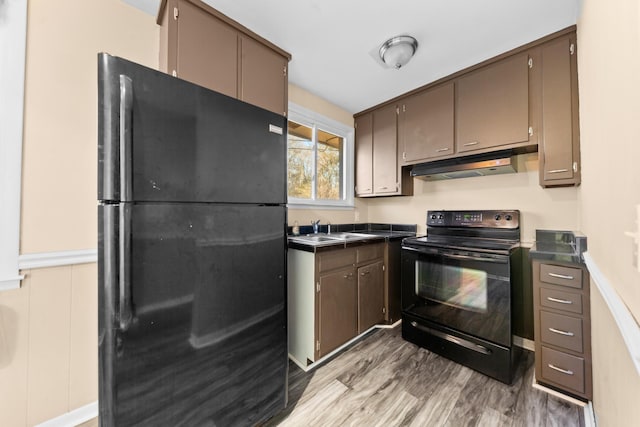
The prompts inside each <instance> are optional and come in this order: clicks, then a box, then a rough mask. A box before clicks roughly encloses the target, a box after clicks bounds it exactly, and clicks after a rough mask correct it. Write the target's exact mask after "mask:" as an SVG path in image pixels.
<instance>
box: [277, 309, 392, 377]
mask: <svg viewBox="0 0 640 427" xmlns="http://www.w3.org/2000/svg"><path fill="white" fill-rule="evenodd" d="M400 323H402V320H398V321H397V322H396V323H394V324H392V325H374V326H372V327H370V328H369V329H367V330H366V331H364V332H363V333H361V334H360V335H358V336H356V337H354V338H352V339H350V340H349V341H347V342H346V343H344V344H342V345H341V346H340V347H338V348H336V349H335V350H333V351H332V352H331V353H328V354H326V355H324V356H323V357H321V358H320V359H318V360H316V361H315V362H313V363H311V364H309V365H306V366H305V365H304V364H303V363H302V362H301V361H299V360H298V359H296V358H295V357H293V356H292V355H291V354H289V359H291V361H292V362H293V363H295V364H296V365H298V367H299V368H300V369H302V370H303V371H305V372H309V371H312V370H314V369H315V368H317V367H318V366H320V365H322V364H323V363H324V362H326V361H327V360H329V359H331V358H332V357H333V356H334V355H336V354H337V353H340V352H341V351H342V350H344V349H345V348H347V347H349V346H350V345H351V344H353V343H355V342H356V341H359V340H361V339H362V338H364V337H365V336H367V335H368V334H369V332H371V331H373V330H375V329H393V328H395V327H396V326H398V325H400Z"/></svg>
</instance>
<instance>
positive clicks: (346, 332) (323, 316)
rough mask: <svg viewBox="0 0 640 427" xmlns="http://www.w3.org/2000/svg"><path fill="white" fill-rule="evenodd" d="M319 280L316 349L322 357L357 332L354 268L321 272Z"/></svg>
mask: <svg viewBox="0 0 640 427" xmlns="http://www.w3.org/2000/svg"><path fill="white" fill-rule="evenodd" d="M319 282H320V286H319V291H318V299H317V301H318V307H317V314H318V319H317V328H318V330H317V334H318V335H317V341H318V346H317V347H316V348H317V353H318V355H317V356H318V357H322V356H324V355H326V354H328V353H330V352H331V351H332V350H335V349H336V348H337V347H339V346H340V345H342V344H344V343H345V342H347V341H349V340H350V339H351V338H353V337H355V336H356V335H357V332H358V318H357V304H358V301H357V287H356V285H357V279H356V277H355V268H353V267H351V268H346V269H342V270H338V271H336V272H334V273H329V274H323V275H321V276H320V279H319Z"/></svg>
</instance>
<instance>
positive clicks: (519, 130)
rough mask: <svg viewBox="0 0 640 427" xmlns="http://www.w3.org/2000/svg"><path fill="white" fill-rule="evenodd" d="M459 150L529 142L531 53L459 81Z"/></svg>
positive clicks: (457, 109)
mask: <svg viewBox="0 0 640 427" xmlns="http://www.w3.org/2000/svg"><path fill="white" fill-rule="evenodd" d="M455 109H456V151H457V152H458V153H464V152H473V151H476V150H482V149H486V148H492V147H500V146H505V145H512V144H520V143H528V141H529V136H530V134H531V135H532V134H533V129H531V132H530V127H531V126H530V123H529V56H528V54H527V53H521V54H518V55H515V56H512V57H509V58H506V59H503V60H501V61H499V62H496V63H493V64H489V65H487V66H485V67H483V68H480V69H478V70H476V71H472V72H471V73H469V74H467V75H465V76H463V77H460V78H459V79H458V80H457V81H456V101H455Z"/></svg>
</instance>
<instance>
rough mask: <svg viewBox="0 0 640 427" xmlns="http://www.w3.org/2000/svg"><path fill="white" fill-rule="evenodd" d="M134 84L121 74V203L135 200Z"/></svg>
mask: <svg viewBox="0 0 640 427" xmlns="http://www.w3.org/2000/svg"><path fill="white" fill-rule="evenodd" d="M132 118H133V83H132V81H131V79H130V78H129V77H127V76H125V75H124V74H120V201H121V202H130V201H132V200H133V183H132V178H133V176H132V174H131V169H132V166H133V165H132V164H131V163H132V161H131V159H132V143H131V142H132V139H133V128H132V126H131V122H132Z"/></svg>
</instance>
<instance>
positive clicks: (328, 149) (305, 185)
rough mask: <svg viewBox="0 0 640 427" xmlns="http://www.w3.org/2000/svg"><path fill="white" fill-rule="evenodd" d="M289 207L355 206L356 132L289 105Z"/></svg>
mask: <svg viewBox="0 0 640 427" xmlns="http://www.w3.org/2000/svg"><path fill="white" fill-rule="evenodd" d="M287 134H288V137H287V165H288V170H287V182H288V185H287V192H288V199H289V200H288V201H289V205H290V206H292V205H295V206H305V205H309V206H323V207H332V206H334V207H352V206H353V167H352V165H353V160H352V159H353V129H352V128H348V127H347V126H345V125H343V124H341V123H338V122H336V121H334V120H332V119H329V118H327V117H323V116H321V115H319V114H317V113H314V112H312V111H310V110H306V109H304V108H302V107H300V106H297V105H295V104H291V103H290V104H289V125H288V131H287Z"/></svg>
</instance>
